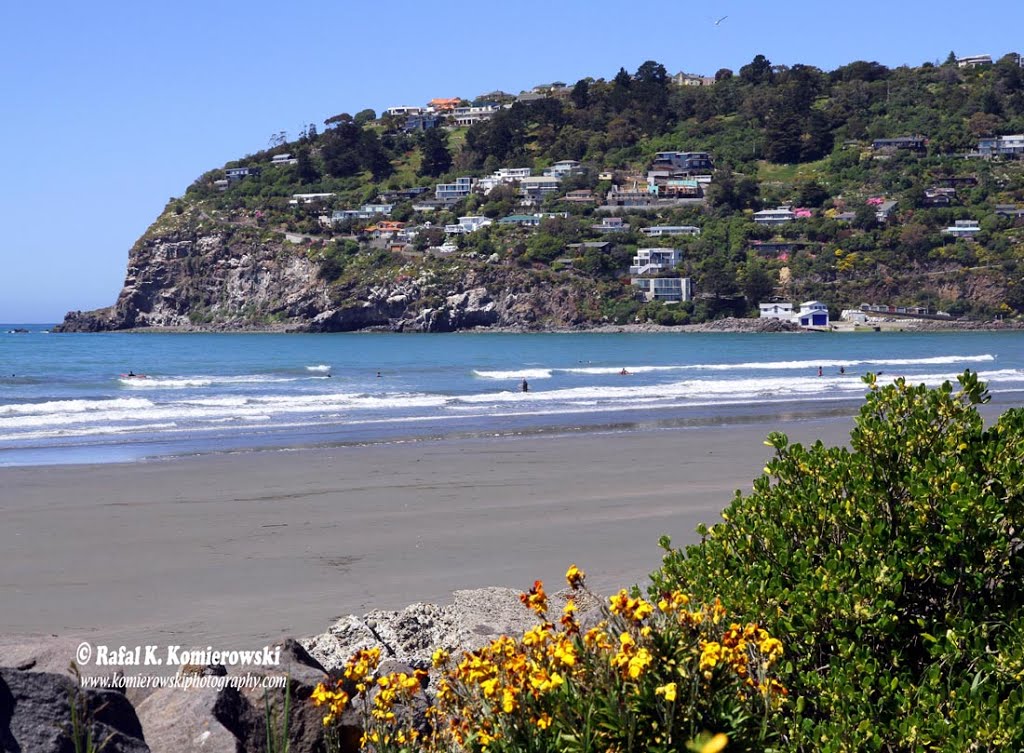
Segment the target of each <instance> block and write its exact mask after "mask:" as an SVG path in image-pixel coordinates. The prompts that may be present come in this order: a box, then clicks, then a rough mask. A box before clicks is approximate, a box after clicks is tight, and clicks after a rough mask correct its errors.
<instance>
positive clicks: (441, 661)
mask: <svg viewBox="0 0 1024 753" xmlns="http://www.w3.org/2000/svg"><path fill="white" fill-rule="evenodd" d="M449 658H450V655H449V653H448V652H447V651H445V650H444V649H443V648H439V649H437V651H435V652H434V655H433V656H432V657H431V660H432V661H433V662H434V666H435V667H443V666H444V665H445V664H447V663H448V659H449Z"/></svg>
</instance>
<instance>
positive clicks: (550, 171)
mask: <svg viewBox="0 0 1024 753" xmlns="http://www.w3.org/2000/svg"><path fill="white" fill-rule="evenodd" d="M584 172H586V168H584V167H583V165H581V164H580V162H579V161H578V160H574V159H563V160H559V161H558V162H556V163H555V164H553V165H552V166H551V167H549V168H547V169H545V170H544V175H545V176H547V177H549V178H557V179H558V180H561V179H562V178H565V177H567V176H569V175H579V174H581V173H584Z"/></svg>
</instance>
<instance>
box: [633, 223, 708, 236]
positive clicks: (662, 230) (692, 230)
mask: <svg viewBox="0 0 1024 753" xmlns="http://www.w3.org/2000/svg"><path fill="white" fill-rule="evenodd" d="M640 232H641V233H643V234H644V235H646V236H648V237H649V238H659V237H661V236H663V235H700V228H699V227H694V226H693V225H655V226H654V227H645V228H641V229H640Z"/></svg>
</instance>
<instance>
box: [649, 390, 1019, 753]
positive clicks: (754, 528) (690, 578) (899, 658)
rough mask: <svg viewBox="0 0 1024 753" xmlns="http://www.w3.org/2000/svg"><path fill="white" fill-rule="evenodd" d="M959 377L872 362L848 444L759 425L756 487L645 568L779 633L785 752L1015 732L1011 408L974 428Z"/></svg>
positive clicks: (912, 746) (998, 745) (659, 588)
mask: <svg viewBox="0 0 1024 753" xmlns="http://www.w3.org/2000/svg"><path fill="white" fill-rule="evenodd" d="M957 381H958V382H959V388H956V387H954V386H952V385H951V384H950V383H949V382H947V383H945V384H944V385H942V386H941V387H939V388H938V389H928V388H927V387H925V386H924V385H918V386H913V385H910V384H908V383H907V382H906V381H905V380H904V379H903V378H902V377H901V378H899V379H897V380H896V381H895V383H893V384H890V385H888V386H884V387H883V386H881V385H880V383H879V380H877V379H876V378H875V377H874V376H873V375H869V376H868V377H866V378H865V382H866V383H867V388H868V395H867V398H866V400H865V403H864V405H863V407H862V408H861V410H860V413H859V415H858V417H857V419H856V423H855V427H854V429H853V431H852V433H851V436H850V443H849V445H850V446H849V449H847V448H846V447H826V446H825V445H823V444H822V443H820V442H819V443H817V444H815V445H814V446H811V447H804V446H802V445H800V444H791V443H790V442H789V440H788V439H787V438H786V437H785V435H782V434H778V433H772V434H770V435H769V436H768V441H767V444H769V445H770V446H771V447H772V448H773V449H774V456H773V458H772V459H771V460H769V461H768V463H767V465H766V467H765V474H764V475H763V476H761V477H759V478H758V479H756V480H755V481H754V484H753V490H752V491H751V492H750V493H749V494H747V495H743V494H741V493H739V492H737V494H736V497H735V498H734V499H733V501H732V503H731V504H730V505H729V507H728V508H727V509H726V510H725V512H724V513H723V515H722V518H723V520H724V522H722V523H719V524H717V525H715V526H714V527H713V528H708V527H704V526H701V527H700V528H699V529H698V531H699V533H700V534H701V536H702V540H701V542H700V543H699V544H696V545H693V546H690V547H687V548H686V549H685V550H671V551H670V552H669V553H668V554H667V555H666V557H665V559H664V566H663V568H662V570H661V571H660V572H659V573H656V574H655V575H654V576H653V581H654V584H653V586H652V587H651V592H652V594H656V593H666V592H670V591H672V590H675V589H680V590H683V591H685V592H687V593H690V594H691V596H692V598H694V599H696V600H697V601H698V602H699V601H701V600H704V599H708V598H712V599H713V598H716V597H720V598H721V600H722V603H723V604H726V605H728V606H729V607H735V608H737V609H739V610H740V611H741V615H738V616H737V617H736V621H737V622H742V621H744V620H751V621H758V622H760V624H762V625H764V627H765V629H767V630H768V631H769V632H770V633H771V634H772V635H777V636H779V638H780V640H782V642H783V644H784V645H785V646H786V649H785V650H786V661H787V662H789V663H790V666H791V672H790V673H789V674H788V676H786V677H783V678H782V681H783V683H784V684H785V685H786V686H787V687H788V690H789V702H788V703H786V704H785V705H784V707H783V709H782V721H783V726H784V729H783V730H781V732H782V733H783V739H785V740H787V743H786V745H784V746H783V747H782V749H783V750H786V751H794V752H795V751H809V750H815V751H822V752H823V753H836V752H837V751H848V750H873V751H887V750H888V751H895V750H900V751H911V750H918V749H919V750H926V749H927V750H949V751H960V750H971V749H975V748H978V749H990V750H996V749H999V750H1021V749H1022V746H1024V726H1022V725H1021V724H1020V721H1019V720H1020V714H1021V713H1022V710H1024V691H1022V689H1021V685H1020V680H1019V679H1018V678H1019V673H1021V672H1022V671H1024V650H1022V645H1024V644H1022V642H1021V636H1022V634H1024V633H1022V630H1024V552H1022V550H1021V542H1020V531H1021V530H1024V464H1022V463H1021V457H1022V455H1024V410H1021V409H1019V408H1016V409H1012V410H1009V411H1007V412H1006V413H1004V414H1003V415H1002V416H1001V417H1000V418H999V419H998V420H997V421H995V422H994V424H993V425H991V426H990V427H989V428H986V426H985V421H984V420H983V419H982V416H981V415H980V414H979V412H978V406H979V405H980V404H982V403H984V402H987V401H988V393H987V392H986V390H985V387H984V385H983V384H981V383H980V382H979V381H978V378H977V375H976V374H972V373H970V372H965V373H964V374H963V375H961V376H960V377H958V380H957ZM663 543H664V544H665V545H666V546H668V542H667V541H666V542H663ZM915 740H916V741H918V742H915ZM979 746H980V747H979Z"/></svg>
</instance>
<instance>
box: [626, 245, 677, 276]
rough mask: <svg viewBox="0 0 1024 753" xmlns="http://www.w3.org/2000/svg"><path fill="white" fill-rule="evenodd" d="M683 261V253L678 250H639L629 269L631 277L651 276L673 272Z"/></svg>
mask: <svg viewBox="0 0 1024 753" xmlns="http://www.w3.org/2000/svg"><path fill="white" fill-rule="evenodd" d="M682 261H683V252H682V251H681V250H680V249H678V248H638V249H637V250H636V256H634V257H633V264H632V265H631V266H630V267H629V273H630V274H631V275H650V274H658V273H660V272H671V271H673V270H674V269H675V268H676V267H677V266H678V265H679V264H681V263H682Z"/></svg>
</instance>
